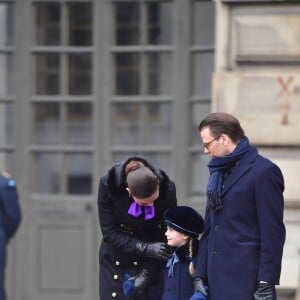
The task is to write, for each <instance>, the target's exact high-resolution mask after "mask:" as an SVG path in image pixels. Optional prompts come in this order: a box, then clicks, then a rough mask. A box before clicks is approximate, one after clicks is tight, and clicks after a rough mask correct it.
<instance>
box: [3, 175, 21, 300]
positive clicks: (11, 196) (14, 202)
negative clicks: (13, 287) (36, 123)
mask: <svg viewBox="0 0 300 300" xmlns="http://www.w3.org/2000/svg"><path fill="white" fill-rule="evenodd" d="M20 222H21V210H20V206H19V201H18V194H17V190H16V183H15V181H14V180H13V179H12V178H11V177H10V175H9V174H8V173H7V172H0V300H5V299H6V295H5V265H6V245H7V243H8V242H9V240H10V239H11V238H12V236H13V235H14V234H15V233H16V231H17V228H18V227H19V225H20Z"/></svg>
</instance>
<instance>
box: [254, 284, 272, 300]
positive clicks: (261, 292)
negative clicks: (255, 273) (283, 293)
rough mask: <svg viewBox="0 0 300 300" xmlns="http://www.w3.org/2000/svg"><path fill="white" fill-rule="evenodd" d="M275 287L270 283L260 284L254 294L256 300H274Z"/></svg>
mask: <svg viewBox="0 0 300 300" xmlns="http://www.w3.org/2000/svg"><path fill="white" fill-rule="evenodd" d="M274 299H276V298H275V286H274V285H273V284H271V283H268V282H259V283H258V284H257V288H256V291H255V292H254V300H274Z"/></svg>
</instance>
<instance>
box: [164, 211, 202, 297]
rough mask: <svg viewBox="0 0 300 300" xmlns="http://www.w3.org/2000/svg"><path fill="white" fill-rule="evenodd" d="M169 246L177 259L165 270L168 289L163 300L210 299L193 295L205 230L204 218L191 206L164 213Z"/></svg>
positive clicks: (169, 261) (169, 262) (168, 263)
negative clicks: (200, 239)
mask: <svg viewBox="0 0 300 300" xmlns="http://www.w3.org/2000/svg"><path fill="white" fill-rule="evenodd" d="M164 221H165V224H166V225H167V231H166V233H165V235H166V237H167V243H168V245H169V246H171V247H172V248H174V249H175V250H174V252H173V256H172V258H170V259H169V260H168V262H167V265H166V266H165V267H164V275H163V276H164V288H163V294H162V297H161V300H189V299H190V298H191V297H192V296H193V299H199V300H200V299H206V298H205V296H204V295H202V294H200V293H197V294H198V295H197V297H196V298H195V296H196V295H193V291H194V289H193V274H194V263H193V262H194V260H195V258H196V255H197V252H198V246H199V240H198V236H199V234H201V233H202V231H203V225H204V221H203V218H202V217H201V215H200V214H199V213H198V212H197V211H195V210H194V209H193V208H191V207H188V206H177V207H173V208H169V209H168V210H167V211H166V212H165V214H164Z"/></svg>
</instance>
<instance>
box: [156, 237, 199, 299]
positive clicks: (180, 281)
mask: <svg viewBox="0 0 300 300" xmlns="http://www.w3.org/2000/svg"><path fill="white" fill-rule="evenodd" d="M198 244H199V241H198V240H196V239H194V253H195V254H196V253H197V250H198ZM176 254H177V256H178V258H179V262H178V263H176V264H175V265H174V269H173V276H170V277H169V276H168V271H169V268H167V267H166V266H164V267H163V273H164V275H163V276H164V279H163V283H164V291H163V295H162V297H161V300H189V299H190V298H191V296H192V295H193V277H192V276H191V274H190V273H189V270H188V269H189V264H190V260H189V259H187V257H188V255H189V249H188V245H185V246H183V247H181V248H178V249H177V250H176Z"/></svg>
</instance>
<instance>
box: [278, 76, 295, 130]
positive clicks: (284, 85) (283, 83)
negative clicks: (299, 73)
mask: <svg viewBox="0 0 300 300" xmlns="http://www.w3.org/2000/svg"><path fill="white" fill-rule="evenodd" d="M277 81H278V83H279V85H280V88H281V90H280V92H279V94H278V96H279V101H280V103H279V105H280V108H281V110H282V116H281V124H282V125H288V124H289V111H290V97H291V96H292V95H293V91H292V82H293V81H294V77H292V76H289V77H288V78H287V79H286V80H284V78H282V77H278V78H277Z"/></svg>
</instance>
